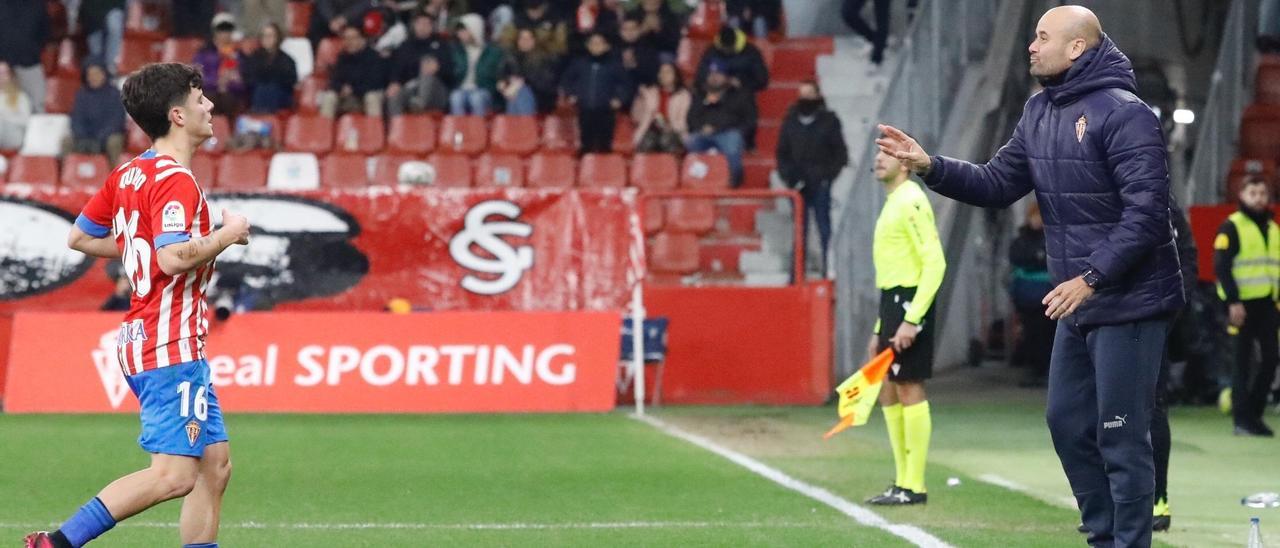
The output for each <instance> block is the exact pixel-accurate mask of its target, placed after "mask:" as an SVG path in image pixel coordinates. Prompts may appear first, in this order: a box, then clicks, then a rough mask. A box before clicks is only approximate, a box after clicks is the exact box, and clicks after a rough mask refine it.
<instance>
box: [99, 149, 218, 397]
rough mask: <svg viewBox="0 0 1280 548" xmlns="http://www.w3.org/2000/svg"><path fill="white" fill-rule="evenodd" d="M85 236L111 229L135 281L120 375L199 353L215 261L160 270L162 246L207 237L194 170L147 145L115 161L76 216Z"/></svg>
mask: <svg viewBox="0 0 1280 548" xmlns="http://www.w3.org/2000/svg"><path fill="white" fill-rule="evenodd" d="M76 225H77V226H79V227H80V229H81V230H83V231H84V232H85V233H87V234H89V235H90V236H94V237H98V238H102V237H105V236H106V235H107V234H114V236H115V240H116V247H117V248H119V249H120V261H121V263H122V264H123V265H124V273H125V275H127V276H128V277H129V283H130V284H132V285H133V294H132V296H131V298H130V304H129V312H128V313H127V314H126V315H125V317H124V322H123V323H121V324H120V335H119V338H118V339H117V347H116V352H117V354H118V357H119V360H120V368H121V369H122V370H123V371H124V374H125V375H126V376H127V375H135V374H138V373H141V372H143V371H148V370H151V369H156V368H159V367H166V366H169V365H177V364H181V363H186V362H190V361H195V360H200V359H203V358H204V339H205V335H206V334H207V333H208V330H209V320H208V305H207V304H206V303H205V298H204V294H205V289H206V288H207V287H208V285H209V278H210V277H211V276H212V275H213V262H212V261H210V262H209V263H208V264H206V265H203V266H201V267H198V268H196V269H195V270H192V271H191V272H186V273H183V274H178V275H177V276H169V275H167V274H165V273H164V271H162V270H160V263H159V261H158V259H157V258H158V252H159V250H160V248H162V247H164V246H167V245H173V244H177V243H182V242H185V241H188V240H190V239H193V238H201V237H204V236H208V235H209V233H210V232H212V231H213V227H212V226H210V218H209V206H208V204H207V203H206V202H205V199H204V192H202V191H201V190H200V185H198V184H196V180H195V177H193V176H192V175H191V172H190V171H189V170H187V169H186V168H185V167H183V166H182V165H181V164H179V163H178V162H176V161H174V159H173V158H170V157H168V156H162V155H157V154H156V153H155V151H152V150H148V151H147V152H145V153H143V154H142V155H140V156H138V157H136V158H134V159H133V160H130V161H129V162H126V163H124V164H122V165H121V166H120V167H117V168H116V169H115V171H113V172H111V175H110V176H108V177H107V181H106V183H104V184H103V186H102V189H101V190H99V191H98V193H97V194H96V195H94V197H93V198H91V199H90V200H89V203H88V204H87V205H85V207H84V210H83V211H81V213H80V218H78V219H76Z"/></svg>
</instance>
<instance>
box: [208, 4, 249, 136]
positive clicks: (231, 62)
mask: <svg viewBox="0 0 1280 548" xmlns="http://www.w3.org/2000/svg"><path fill="white" fill-rule="evenodd" d="M235 31H236V23H235V18H234V17H232V16H231V14H230V13H219V14H218V15H217V16H215V17H214V18H213V40H211V41H210V42H209V43H207V44H205V46H204V48H202V49H201V50H200V51H198V52H196V58H195V64H196V65H199V66H200V69H201V73H202V76H203V78H204V95H205V97H208V98H209V100H210V101H212V102H213V112H214V114H226V115H228V116H231V117H235V116H236V115H238V114H240V112H241V111H243V110H244V105H245V103H246V102H247V101H246V99H247V95H248V88H247V87H246V86H245V82H244V77H243V75H242V73H241V71H242V70H243V69H244V61H245V59H244V54H242V53H241V52H240V51H239V50H237V49H236V42H235V38H234V35H235Z"/></svg>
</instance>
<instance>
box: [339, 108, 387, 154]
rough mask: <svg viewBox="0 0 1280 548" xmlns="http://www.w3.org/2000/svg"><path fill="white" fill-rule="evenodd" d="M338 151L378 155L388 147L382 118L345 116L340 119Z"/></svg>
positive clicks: (361, 115) (362, 115)
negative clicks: (384, 147) (383, 148)
mask: <svg viewBox="0 0 1280 548" xmlns="http://www.w3.org/2000/svg"><path fill="white" fill-rule="evenodd" d="M337 140H338V142H337V144H336V145H337V146H336V147H335V149H336V150H340V151H344V152H359V153H361V154H377V153H378V152H381V151H382V147H383V146H385V145H386V133H385V132H384V131H383V127H382V117H381V116H366V115H364V114H344V115H343V116H342V117H341V118H338V133H337Z"/></svg>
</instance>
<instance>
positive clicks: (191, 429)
mask: <svg viewBox="0 0 1280 548" xmlns="http://www.w3.org/2000/svg"><path fill="white" fill-rule="evenodd" d="M198 439H200V423H198V422H196V421H195V420H192V421H191V422H188V423H187V443H190V444H191V446H192V447H195V446H196V440H198Z"/></svg>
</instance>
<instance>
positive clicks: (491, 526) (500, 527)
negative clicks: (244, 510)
mask: <svg viewBox="0 0 1280 548" xmlns="http://www.w3.org/2000/svg"><path fill="white" fill-rule="evenodd" d="M57 526H58V524H56V523H46V524H31V523H26V524H23V523H0V529H24V530H25V529H32V530H34V529H38V528H56V527H57ZM119 527H145V528H150V529H177V528H178V524H177V523H176V522H174V523H164V522H155V521H124V522H121V523H120V525H119ZM772 527H778V528H800V527H813V525H812V524H805V523H792V522H782V521H779V522H754V521H746V522H736V521H618V522H587V523H519V522H517V523H259V522H256V521H242V522H239V523H223V524H222V526H221V528H222V529H290V530H299V529H311V530H320V531H339V530H362V529H410V530H461V531H528V530H534V531H541V530H564V529H733V528H743V529H762V528H772Z"/></svg>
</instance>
